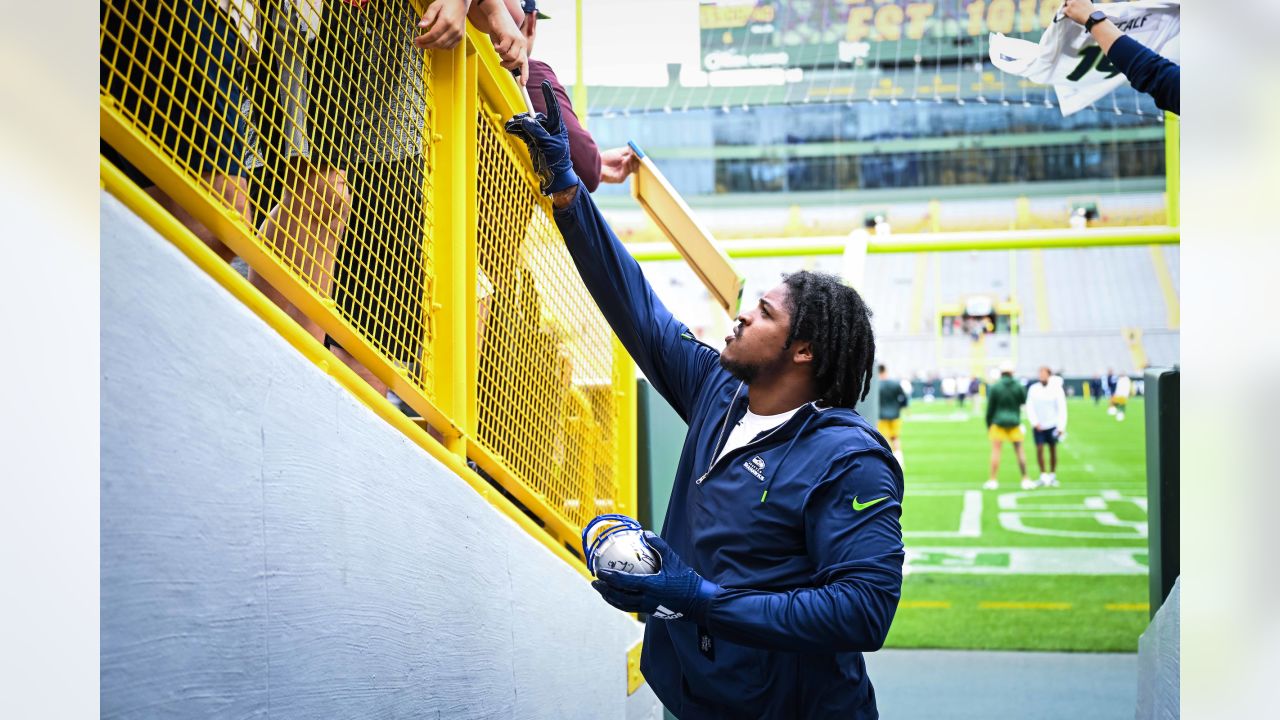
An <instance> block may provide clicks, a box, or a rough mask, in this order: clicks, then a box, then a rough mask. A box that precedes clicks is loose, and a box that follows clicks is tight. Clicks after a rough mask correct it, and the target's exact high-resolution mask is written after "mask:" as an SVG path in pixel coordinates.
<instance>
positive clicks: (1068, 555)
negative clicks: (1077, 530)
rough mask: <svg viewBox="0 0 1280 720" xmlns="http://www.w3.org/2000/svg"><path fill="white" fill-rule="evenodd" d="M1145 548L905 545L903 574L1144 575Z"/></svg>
mask: <svg viewBox="0 0 1280 720" xmlns="http://www.w3.org/2000/svg"><path fill="white" fill-rule="evenodd" d="M1147 554H1148V551H1147V549H1146V548H1145V547H1132V548H1024V547H971V548H959V547H907V549H906V561H905V562H904V563H903V568H902V572H903V574H904V575H913V574H919V573H941V574H948V575H1145V574H1147V572H1148V570H1147V564H1146V562H1145V561H1146V559H1147Z"/></svg>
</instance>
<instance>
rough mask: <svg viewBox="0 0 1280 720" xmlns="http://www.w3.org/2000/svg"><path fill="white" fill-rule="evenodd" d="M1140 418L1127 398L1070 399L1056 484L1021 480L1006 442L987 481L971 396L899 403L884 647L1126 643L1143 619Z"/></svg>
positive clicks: (1030, 456) (1077, 647)
mask: <svg viewBox="0 0 1280 720" xmlns="http://www.w3.org/2000/svg"><path fill="white" fill-rule="evenodd" d="M1143 422H1144V416H1143V403H1142V400H1141V399H1140V398H1136V399H1134V400H1131V401H1130V402H1129V410H1128V413H1127V415H1126V417H1125V420H1124V421H1123V422H1117V421H1116V419H1115V418H1114V417H1112V416H1110V415H1108V414H1107V412H1106V404H1105V403H1102V404H1096V405H1095V404H1094V402H1093V401H1092V400H1088V399H1083V398H1077V399H1072V400H1070V401H1069V421H1068V432H1067V437H1066V440H1065V442H1064V443H1063V444H1062V445H1060V446H1059V453H1058V480H1059V482H1060V483H1061V486H1060V487H1058V488H1041V489H1036V490H1031V491H1024V490H1022V489H1021V487H1020V484H1019V482H1020V480H1021V478H1020V477H1019V475H1018V470H1017V463H1016V460H1015V458H1014V455H1013V448H1012V446H1010V445H1008V444H1006V445H1005V449H1004V452H1005V456H1004V459H1003V461H1002V463H1001V468H1000V476H999V480H1000V488H999V489H998V490H994V491H989V490H982V483H983V481H985V480H986V479H987V462H988V456H989V452H990V445H989V443H988V441H987V439H986V428H985V426H984V423H983V416H982V412H981V406H979V407H974V406H973V405H972V404H967V405H966V407H965V408H963V409H961V408H957V406H956V405H955V403H954V402H952V401H939V402H935V403H922V402H916V403H913V404H912V405H911V407H910V408H908V410H907V413H906V415H905V417H904V422H903V430H902V447H903V452H904V454H905V468H904V469H905V471H906V497H905V500H904V503H903V517H902V522H903V531H904V534H905V542H906V546H907V576H906V579H905V582H904V583H903V592H902V602H901V605H900V606H899V608H898V614H897V617H896V618H895V620H894V623H893V629H892V631H891V632H890V634H889V638H888V641H887V643H886V646H887V647H898V648H904V647H928V648H971V649H993V650H994V649H998V650H1065V651H1094V652H1097V651H1123V652H1133V651H1136V650H1137V647H1138V636H1139V635H1140V634H1141V633H1142V631H1143V630H1144V629H1145V628H1146V626H1147V622H1148V619H1149V618H1148V611H1147V544H1146V542H1147V541H1146V538H1147V502H1146V474H1145V473H1146V470H1145V462H1146V459H1145V458H1146V452H1145V446H1144V430H1143ZM1028 439H1030V433H1028ZM1026 448H1027V464H1028V470H1029V472H1030V474H1031V477H1032V478H1033V479H1035V478H1037V477H1038V476H1039V471H1038V468H1037V466H1036V464H1035V456H1034V453H1035V446H1034V444H1031V443H1028V444H1027V446H1026ZM1046 460H1047V457H1046Z"/></svg>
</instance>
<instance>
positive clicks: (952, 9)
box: [698, 0, 1105, 72]
mask: <svg viewBox="0 0 1280 720" xmlns="http://www.w3.org/2000/svg"><path fill="white" fill-rule="evenodd" d="M1104 1H1105V0H1104ZM1061 6H1062V0H935V2H919V0H701V3H700V6H699V8H698V10H699V13H698V24H699V31H700V35H701V60H702V69H703V70H706V71H708V72H714V71H717V70H738V69H746V68H783V67H831V66H837V65H839V64H849V63H854V64H863V63H876V64H878V63H896V62H899V61H907V62H922V61H928V60H937V59H939V58H940V59H942V60H943V61H953V60H964V59H972V58H973V57H975V56H983V55H985V53H984V51H983V50H982V45H983V41H984V39H985V38H986V36H987V34H988V33H992V32H998V33H1004V34H1005V35H1009V36H1013V37H1025V38H1026V39H1029V40H1032V41H1035V40H1038V39H1039V37H1040V34H1041V33H1042V32H1043V31H1044V29H1045V28H1047V27H1049V25H1051V24H1052V23H1053V19H1054V16H1055V14H1056V13H1057V11H1058V9H1059V8H1060V7H1061Z"/></svg>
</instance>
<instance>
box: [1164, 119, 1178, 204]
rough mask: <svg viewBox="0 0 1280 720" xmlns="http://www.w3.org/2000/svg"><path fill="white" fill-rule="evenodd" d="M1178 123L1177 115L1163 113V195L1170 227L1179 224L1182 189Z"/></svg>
mask: <svg viewBox="0 0 1280 720" xmlns="http://www.w3.org/2000/svg"><path fill="white" fill-rule="evenodd" d="M1178 125H1179V123H1178V116H1177V115H1174V114H1173V113H1171V112H1167V113H1165V114H1164V175H1165V181H1164V195H1165V207H1166V208H1167V209H1168V219H1167V222H1168V224H1169V226H1170V227H1178V226H1179V225H1180V224H1181V223H1180V222H1179V219H1178V215H1179V213H1178V204H1179V199H1180V197H1179V196H1180V193H1181V191H1182V182H1181V178H1182V167H1181V159H1180V158H1181V156H1182V148H1181V147H1180V140H1179V137H1180V135H1181V134H1182V133H1181V129H1180V128H1179V126H1178Z"/></svg>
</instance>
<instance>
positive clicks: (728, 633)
mask: <svg viewBox="0 0 1280 720" xmlns="http://www.w3.org/2000/svg"><path fill="white" fill-rule="evenodd" d="M555 219H556V225H557V226H559V228H560V232H561V233H562V234H563V235H564V238H565V243H566V244H567V245H568V248H569V252H570V254H571V255H572V257H573V261H574V264H575V265H576V266H577V268H578V272H579V274H581V276H582V280H583V282H584V283H585V284H586V286H587V288H588V290H590V292H591V295H592V297H594V298H595V301H596V304H597V305H599V306H600V309H601V311H602V312H603V313H604V316H605V318H606V319H608V321H609V324H610V325H612V326H613V330H614V332H616V333H617V335H618V337H619V339H621V340H622V343H623V345H625V346H626V348H627V350H628V351H629V352H630V353H631V357H632V358H634V359H635V361H636V363H637V364H638V365H639V366H640V369H641V370H642V371H643V372H644V374H645V376H646V377H647V378H648V379H649V381H650V382H652V383H653V386H654V388H655V389H656V390H657V391H658V392H659V393H661V394H662V396H663V397H664V398H666V400H667V402H669V403H671V406H672V407H673V408H675V410H676V412H677V413H679V414H680V417H682V418H684V420H685V421H686V422H687V423H688V424H689V433H688V435H686V436H685V441H684V448H683V450H682V451H681V454H680V465H679V468H678V469H677V471H676V478H675V487H674V489H673V491H672V495H671V501H670V503H669V504H668V506H667V515H666V519H665V521H664V522H663V528H662V537H663V538H664V539H665V540H666V541H667V542H668V543H669V544H670V545H671V547H672V549H673V550H675V551H676V552H677V553H679V555H680V557H681V558H683V559H684V560H685V561H686V562H688V563H689V565H690V566H691V567H693V568H694V569H695V570H697V571H698V572H699V573H700V574H702V575H703V576H704V577H706V578H707V579H708V580H711V581H713V582H715V583H717V584H719V585H720V586H722V587H723V588H724V590H722V591H721V592H719V593H718V594H717V596H716V597H715V598H714V599H713V600H712V601H711V602H710V603H709V605H708V607H707V610H706V612H705V614H699V615H698V616H697V617H692V618H690V617H686V618H685V619H683V620H675V621H665V622H664V621H659V620H654V619H651V620H650V621H649V623H648V624H647V626H646V627H645V635H644V651H643V654H642V656H641V662H640V669H641V670H642V671H643V673H644V676H645V679H646V680H647V681H648V682H649V685H650V687H652V688H653V690H654V692H655V693H657V695H658V697H659V698H660V699H661V700H662V702H663V704H665V705H666V706H667V707H668V708H670V709H671V711H672V712H673V713H675V715H676V716H677V717H679V718H681V720H697V719H698V718H825V717H839V718H875V717H878V713H877V711H876V704H875V694H874V692H873V691H872V688H871V681H870V680H869V679H868V678H867V672H866V665H865V664H864V663H863V659H862V653H863V652H870V651H874V650H877V649H879V648H880V646H881V645H882V644H883V643H884V639H885V635H887V634H888V632H889V624H890V622H892V620H893V615H894V612H895V611H896V610H897V607H898V598H899V595H900V594H901V590H902V562H903V548H902V527H901V525H900V522H899V520H900V517H901V513H902V506H901V502H902V489H903V480H902V470H901V468H899V466H898V464H897V461H895V460H894V458H893V455H892V453H891V452H890V450H889V447H888V445H887V444H886V443H885V441H884V439H883V438H882V437H881V436H880V434H879V433H877V432H876V431H875V429H874V428H872V427H871V425H869V424H868V423H867V422H866V421H865V420H864V419H863V418H862V417H861V416H860V415H858V414H857V413H856V412H854V411H853V410H849V409H845V408H820V407H818V406H817V405H816V404H809V405H806V406H804V407H802V408H801V409H800V410H799V411H798V412H796V414H795V415H793V416H792V418H791V419H790V420H789V421H787V423H786V424H784V425H783V426H782V427H780V428H777V429H775V430H773V431H771V432H766V433H763V434H762V435H761V436H759V437H757V438H755V439H754V440H753V441H752V442H751V443H749V444H747V445H745V446H743V447H742V448H740V449H738V450H735V451H733V452H730V453H728V454H727V455H725V457H723V458H721V459H720V461H719V462H715V463H714V464H713V462H712V460H713V459H714V458H715V457H716V455H717V453H718V451H719V449H720V448H721V447H722V446H723V445H724V442H725V440H726V439H727V438H728V436H729V430H730V429H731V428H732V427H733V425H734V424H735V423H736V422H737V421H738V420H739V419H740V418H741V417H742V416H743V415H744V414H745V413H746V410H747V396H748V392H747V387H746V386H745V385H744V384H743V383H741V382H739V381H738V380H736V379H734V378H733V377H732V376H730V375H729V374H728V373H727V372H725V371H724V370H723V369H722V368H721V367H720V355H719V353H717V352H716V351H715V350H714V349H712V348H711V347H709V346H707V345H704V344H702V343H701V342H699V341H698V340H696V339H694V337H693V335H692V333H690V332H689V329H688V328H687V327H686V326H685V325H684V324H683V323H681V322H679V321H678V320H676V319H675V318H674V317H673V316H672V315H671V313H670V312H669V311H668V310H667V308H666V307H664V306H663V304H662V302H661V301H659V300H658V298H657V296H656V295H654V293H653V290H652V288H650V286H649V283H648V282H647V281H646V280H645V278H644V275H643V274H642V273H641V271H640V266H639V264H637V263H636V261H635V260H634V259H633V258H632V257H631V256H630V255H629V254H628V253H627V251H626V250H625V249H624V248H623V246H622V244H621V243H620V242H619V241H618V239H617V237H616V236H615V235H614V234H613V231H612V230H610V229H609V226H608V225H607V224H606V223H605V220H604V218H603V217H601V215H600V212H599V210H597V209H596V206H595V204H594V202H593V201H592V200H591V197H590V195H589V194H588V193H587V192H586V188H585V187H579V188H578V194H577V197H576V198H575V199H574V201H573V202H572V203H571V204H569V205H568V206H567V207H565V208H563V209H561V210H558V211H556V214H555ZM877 500H879V502H876V501H877ZM858 507H860V508H861V509H856V508H858Z"/></svg>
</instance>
